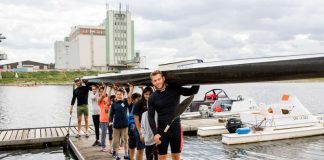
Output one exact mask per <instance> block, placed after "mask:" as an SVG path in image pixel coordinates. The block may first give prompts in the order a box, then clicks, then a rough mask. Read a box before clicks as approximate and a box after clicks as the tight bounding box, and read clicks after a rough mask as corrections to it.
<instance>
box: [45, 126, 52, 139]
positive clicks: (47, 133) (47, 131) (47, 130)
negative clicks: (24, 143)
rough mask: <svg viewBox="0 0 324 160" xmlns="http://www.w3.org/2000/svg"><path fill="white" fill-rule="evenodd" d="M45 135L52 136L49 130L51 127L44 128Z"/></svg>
mask: <svg viewBox="0 0 324 160" xmlns="http://www.w3.org/2000/svg"><path fill="white" fill-rule="evenodd" d="M45 130H46V137H48V138H49V137H52V132H51V129H50V128H46V129H45Z"/></svg>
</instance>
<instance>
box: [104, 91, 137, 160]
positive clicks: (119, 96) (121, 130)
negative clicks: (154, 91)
mask: <svg viewBox="0 0 324 160" xmlns="http://www.w3.org/2000/svg"><path fill="white" fill-rule="evenodd" d="M133 89H134V87H131V91H130V92H129V93H128V98H127V99H124V94H125V91H124V90H123V89H122V88H118V89H116V94H115V95H116V100H115V102H114V103H113V104H112V105H111V108H110V116H109V122H110V123H109V125H113V149H114V151H115V154H114V157H115V158H116V159H120V157H119V146H120V141H121V140H122V141H123V142H124V144H125V145H124V148H125V157H124V159H128V158H129V156H128V145H127V144H128V117H127V110H129V106H130V104H131V102H132V100H131V95H132V92H133Z"/></svg>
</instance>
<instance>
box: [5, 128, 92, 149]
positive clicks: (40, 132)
mask: <svg viewBox="0 0 324 160" xmlns="http://www.w3.org/2000/svg"><path fill="white" fill-rule="evenodd" d="M67 132H68V126H60V127H43V128H21V129H6V130H0V148H1V149H16V148H26V147H28V148H35V147H39V146H43V145H61V143H62V142H63V140H64V137H65V136H66V134H67ZM89 132H90V134H94V133H95V131H94V127H93V126H90V128H89ZM76 133H77V127H76V126H71V128H70V135H71V136H75V135H76ZM82 134H85V130H84V127H82V129H81V135H82Z"/></svg>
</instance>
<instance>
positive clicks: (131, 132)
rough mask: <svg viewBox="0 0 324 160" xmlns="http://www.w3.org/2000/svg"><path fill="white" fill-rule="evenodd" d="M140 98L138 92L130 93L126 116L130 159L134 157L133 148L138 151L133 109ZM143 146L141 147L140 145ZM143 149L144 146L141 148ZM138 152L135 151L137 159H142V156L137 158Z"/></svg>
mask: <svg viewBox="0 0 324 160" xmlns="http://www.w3.org/2000/svg"><path fill="white" fill-rule="evenodd" d="M140 99H141V95H140V94H139V93H134V94H133V95H132V104H131V106H130V110H129V116H128V147H129V156H130V159H135V158H134V156H135V148H137V151H139V148H138V147H137V146H138V142H137V139H136V128H135V121H134V109H135V105H134V104H136V103H137V102H138V101H139V100H140ZM142 148H143V147H142ZM143 149H144V148H143ZM138 154H139V152H137V158H136V159H137V160H142V159H143V156H142V158H138Z"/></svg>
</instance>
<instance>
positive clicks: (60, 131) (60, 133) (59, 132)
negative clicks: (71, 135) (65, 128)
mask: <svg viewBox="0 0 324 160" xmlns="http://www.w3.org/2000/svg"><path fill="white" fill-rule="evenodd" d="M55 130H56V133H57V136H58V137H64V135H63V132H62V130H61V128H55Z"/></svg>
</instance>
